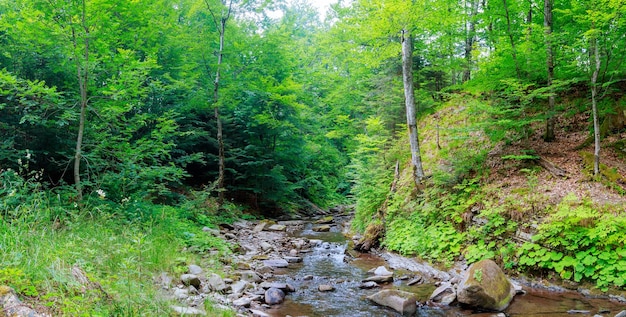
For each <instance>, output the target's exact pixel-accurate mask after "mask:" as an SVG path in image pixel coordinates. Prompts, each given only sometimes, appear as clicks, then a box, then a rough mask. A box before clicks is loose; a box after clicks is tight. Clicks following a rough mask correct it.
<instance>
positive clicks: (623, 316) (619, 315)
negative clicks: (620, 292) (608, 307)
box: [615, 310, 626, 317]
mask: <svg viewBox="0 0 626 317" xmlns="http://www.w3.org/2000/svg"><path fill="white" fill-rule="evenodd" d="M615 317H626V310H622V311H621V312H619V313H617V315H615Z"/></svg>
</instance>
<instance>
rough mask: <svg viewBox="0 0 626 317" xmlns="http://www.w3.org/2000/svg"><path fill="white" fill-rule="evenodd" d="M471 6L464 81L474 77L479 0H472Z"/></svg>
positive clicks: (466, 36)
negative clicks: (473, 65)
mask: <svg viewBox="0 0 626 317" xmlns="http://www.w3.org/2000/svg"><path fill="white" fill-rule="evenodd" d="M470 1H471V3H470V5H471V8H470V14H469V21H468V22H467V32H466V35H465V63H466V65H465V71H464V72H463V82H466V81H468V80H470V79H471V78H472V49H473V48H474V38H475V35H476V15H477V14H478V0H470Z"/></svg>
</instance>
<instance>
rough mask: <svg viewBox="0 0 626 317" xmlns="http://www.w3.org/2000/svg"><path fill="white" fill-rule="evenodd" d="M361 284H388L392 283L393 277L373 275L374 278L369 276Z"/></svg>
mask: <svg viewBox="0 0 626 317" xmlns="http://www.w3.org/2000/svg"><path fill="white" fill-rule="evenodd" d="M361 282H376V283H378V284H381V283H389V282H393V276H391V275H387V276H384V275H374V276H370V277H368V278H366V279H364V280H362V281H361Z"/></svg>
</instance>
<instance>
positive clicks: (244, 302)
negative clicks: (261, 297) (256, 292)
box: [233, 296, 252, 307]
mask: <svg viewBox="0 0 626 317" xmlns="http://www.w3.org/2000/svg"><path fill="white" fill-rule="evenodd" d="M251 303H252V297H248V296H244V297H241V298H239V299H236V300H234V301H233V305H234V306H239V307H250V304H251Z"/></svg>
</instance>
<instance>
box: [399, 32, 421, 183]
mask: <svg viewBox="0 0 626 317" xmlns="http://www.w3.org/2000/svg"><path fill="white" fill-rule="evenodd" d="M402 80H403V82H404V98H405V106H406V123H407V126H408V129H409V143H410V145H411V165H412V167H413V178H414V180H415V184H416V185H419V184H420V183H421V182H422V179H423V178H424V169H423V168H422V158H421V154H420V147H419V134H418V130H417V122H416V121H417V120H416V112H415V94H414V87H413V40H412V38H411V34H410V32H409V31H408V29H404V30H402Z"/></svg>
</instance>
